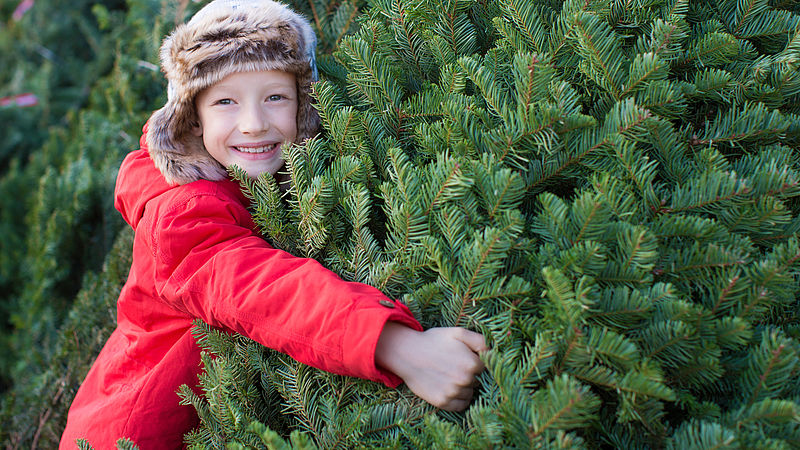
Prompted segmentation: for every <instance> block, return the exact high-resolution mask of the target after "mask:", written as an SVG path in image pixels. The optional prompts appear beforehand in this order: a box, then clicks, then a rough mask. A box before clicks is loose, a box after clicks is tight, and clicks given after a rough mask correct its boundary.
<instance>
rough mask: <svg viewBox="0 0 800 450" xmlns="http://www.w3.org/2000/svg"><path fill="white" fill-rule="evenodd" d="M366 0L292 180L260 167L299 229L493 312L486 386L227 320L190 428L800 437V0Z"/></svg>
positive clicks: (488, 436)
mask: <svg viewBox="0 0 800 450" xmlns="http://www.w3.org/2000/svg"><path fill="white" fill-rule="evenodd" d="M334 3H335V2H334ZM332 5H333V3H332ZM333 9H335V8H333V7H331V6H329V10H331V11H332V10H333ZM363 9H364V10H365V11H366V12H365V13H363V14H362V15H361V16H360V18H359V23H360V29H359V30H358V31H357V32H356V33H355V34H353V35H349V36H346V37H342V38H341V40H340V43H339V45H338V47H337V48H336V50H335V52H334V53H333V57H321V58H320V60H321V61H320V66H321V69H322V74H323V77H322V78H323V81H321V82H320V83H318V84H317V85H316V86H315V94H316V98H317V100H318V107H319V111H320V115H321V117H322V121H323V125H324V128H325V132H324V133H323V134H322V135H321V136H320V137H317V138H314V139H312V140H310V141H309V142H308V143H307V144H305V145H303V146H293V147H291V148H288V149H286V159H287V161H288V170H289V173H290V174H291V177H292V182H293V184H292V187H291V189H290V190H289V192H288V193H287V194H282V193H281V191H280V190H279V189H278V186H277V184H276V182H275V181H274V180H273V179H271V178H270V177H268V176H265V177H262V178H260V179H258V180H248V179H247V178H246V176H244V175H243V174H242V173H241V172H238V171H234V175H235V176H236V177H237V178H238V179H240V180H241V181H242V183H243V186H244V187H245V189H246V191H247V192H248V193H249V195H250V196H251V198H252V199H253V201H254V215H255V218H256V221H257V223H258V225H259V226H260V227H261V228H262V230H264V233H265V235H266V238H267V239H268V240H270V242H272V243H273V244H274V245H275V246H277V247H280V248H283V249H286V250H288V251H291V252H293V253H295V254H297V255H301V256H310V257H314V258H317V259H319V260H321V261H323V262H324V264H325V265H326V266H328V267H329V268H331V269H332V270H334V271H335V272H337V273H338V274H340V275H341V276H342V277H343V278H345V279H348V280H356V281H360V282H363V283H368V284H371V285H373V286H376V287H378V288H380V289H381V290H383V291H384V292H386V293H387V294H388V295H390V296H393V297H396V298H401V299H402V300H403V301H405V302H406V303H407V304H408V305H409V307H410V308H411V309H412V310H413V311H414V313H415V315H416V316H417V317H418V318H419V319H420V320H421V322H422V323H423V324H424V325H425V326H426V327H431V326H464V327H468V328H472V329H475V330H479V331H481V332H482V333H484V335H485V336H486V337H487V338H488V340H489V343H490V345H491V347H492V351H491V352H490V353H489V354H488V355H487V356H486V358H485V359H486V363H487V371H486V372H485V373H484V374H483V375H482V376H481V377H480V382H481V386H480V389H479V391H478V394H477V398H476V400H475V401H474V403H473V405H472V406H471V408H470V409H469V410H467V411H466V412H465V413H463V414H454V413H445V412H441V411H436V410H434V409H433V408H432V407H430V406H429V405H427V404H425V403H424V402H422V401H421V400H419V399H418V398H416V397H415V396H413V395H411V394H410V393H409V392H408V391H406V390H404V389H399V390H393V389H386V388H383V387H381V386H378V385H376V384H374V383H370V382H366V381H360V380H355V379H350V378H345V377H339V376H334V375H330V374H326V373H323V372H320V371H318V370H315V369H311V368H308V367H305V366H302V365H300V364H298V363H296V362H294V361H292V360H291V359H289V358H287V357H285V356H282V355H278V354H275V353H273V352H271V351H268V350H265V349H263V348H261V347H260V346H258V345H257V344H255V343H253V342H252V341H249V340H247V339H244V338H241V337H230V336H228V335H226V334H222V333H218V332H216V331H214V330H211V329H209V328H208V327H205V326H201V327H200V328H199V330H198V333H199V336H200V344H201V345H202V346H203V347H204V348H205V349H206V350H207V351H209V352H211V353H215V354H216V355H217V357H216V358H210V357H207V358H206V359H205V360H204V362H205V365H206V372H205V374H204V375H203V378H202V380H201V381H202V389H203V390H204V391H205V394H204V396H199V395H197V394H194V393H192V391H191V390H189V389H188V388H187V389H184V391H183V392H182V395H183V399H184V401H185V402H187V403H191V404H193V405H195V406H196V407H197V409H198V411H199V413H200V417H201V421H202V426H201V428H200V429H198V430H196V431H193V432H192V433H191V434H189V435H188V436H187V439H188V442H189V443H190V444H192V445H193V446H194V448H203V447H204V446H207V447H211V448H223V447H224V446H225V445H228V446H229V448H243V447H255V448H290V447H294V448H337V447H341V448H352V447H382V448H386V447H392V448H395V447H400V448H406V447H407V448H453V447H467V448H499V447H519V448H532V447H533V448H551V447H552V448H574V447H578V448H581V447H586V448H596V447H601V446H611V447H619V448H676V449H677V448H680V449H685V448H756V447H757V448H796V447H798V446H800V359H799V357H800V323H799V322H798V319H799V318H800V303H798V290H799V287H800V285H799V284H798V281H800V280H799V279H798V271H799V270H800V234H799V233H800V200H799V199H798V197H800V4H798V2H796V1H783V2H772V1H766V0H751V1H746V0H742V1H722V0H719V1H708V2H706V1H702V2H699V1H698V2H688V1H674V0H661V1H659V0H648V1H628V2H621V1H612V2H608V1H593V0H588V1H587V0H581V1H574V0H570V1H564V2H561V1H554V0H542V1H532V0H526V1H522V0H502V1H498V2H487V1H481V0H474V1H472V0H447V1H428V0H374V1H372V2H370V3H369V5H368V7H367V8H363ZM348 23H349V22H348ZM309 295H313V293H309Z"/></svg>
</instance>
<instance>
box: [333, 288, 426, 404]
mask: <svg viewBox="0 0 800 450" xmlns="http://www.w3.org/2000/svg"><path fill="white" fill-rule="evenodd" d="M389 321H392V322H399V323H402V324H404V325H406V326H408V327H409V328H412V329H414V330H417V331H422V325H420V323H419V322H418V321H417V320H416V319H415V318H414V316H413V315H412V314H411V311H410V310H409V309H408V307H407V306H406V305H404V304H403V303H402V302H399V301H394V300H390V299H388V298H386V297H384V298H378V299H376V298H374V297H373V298H368V299H364V300H359V301H356V302H354V308H353V312H352V314H350V318H349V320H348V323H347V327H346V329H345V333H344V337H343V342H342V353H343V355H342V356H343V362H344V364H345V367H346V371H347V372H350V373H352V374H353V375H354V376H357V377H359V378H365V379H368V380H373V381H377V382H380V383H383V384H385V385H386V386H388V387H392V388H393V387H397V386H399V385H400V384H401V383H402V382H403V380H402V379H401V378H400V377H398V376H397V375H395V374H394V373H392V372H390V371H388V370H385V369H383V368H381V367H378V366H377V365H376V364H375V349H376V348H377V346H378V338H379V337H380V334H381V332H382V331H383V327H384V326H385V325H386V322H389Z"/></svg>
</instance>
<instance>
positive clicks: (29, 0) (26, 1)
mask: <svg viewBox="0 0 800 450" xmlns="http://www.w3.org/2000/svg"><path fill="white" fill-rule="evenodd" d="M31 7H33V0H22V1H21V2H20V3H19V5H17V9H15V10H14V13H13V14H11V18H12V19H14V20H19V19H22V16H24V15H25V13H26V12H28V10H29V9H31Z"/></svg>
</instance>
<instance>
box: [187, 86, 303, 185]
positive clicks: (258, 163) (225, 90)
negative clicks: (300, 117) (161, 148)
mask: <svg viewBox="0 0 800 450" xmlns="http://www.w3.org/2000/svg"><path fill="white" fill-rule="evenodd" d="M195 105H196V107H197V114H198V116H199V119H200V124H199V126H197V127H195V129H194V133H195V134H196V135H198V136H202V137H203V145H205V147H206V150H207V151H208V153H209V154H211V156H212V157H213V158H214V159H216V160H217V161H218V162H219V163H220V164H222V165H223V166H225V167H228V166H230V165H234V164H235V165H237V166H239V167H240V168H242V169H244V171H245V172H246V173H247V174H248V175H249V176H251V177H253V178H255V177H257V176H258V175H260V174H262V173H264V172H267V173H269V174H271V175H274V174H275V173H276V172H277V171H278V170H280V168H281V167H283V157H282V152H281V145H282V144H284V143H291V142H294V140H295V138H296V137H297V84H296V82H295V76H294V74H292V73H289V72H284V71H280V70H268V71H257V72H237V73H233V74H231V75H228V76H227V77H225V78H223V79H222V80H221V81H219V82H218V83H216V84H214V85H212V86H210V87H209V88H207V89H204V90H203V91H201V92H200V93H199V94H197V97H196V98H195Z"/></svg>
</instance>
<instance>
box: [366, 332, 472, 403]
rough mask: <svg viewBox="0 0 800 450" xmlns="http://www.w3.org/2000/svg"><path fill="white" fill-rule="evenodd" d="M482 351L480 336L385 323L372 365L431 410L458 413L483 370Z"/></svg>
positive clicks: (468, 400) (469, 398)
mask: <svg viewBox="0 0 800 450" xmlns="http://www.w3.org/2000/svg"><path fill="white" fill-rule="evenodd" d="M486 350H488V349H487V347H486V344H485V343H484V340H483V335H481V334H479V333H475V332H473V331H469V330H466V329H464V328H431V329H430V330H427V331H424V332H420V331H416V330H413V329H411V328H408V327H406V326H405V325H402V324H399V323H397V322H388V323H387V324H386V325H385V326H384V328H383V332H381V335H380V337H379V338H378V346H377V348H376V350H375V362H376V363H377V364H378V365H379V366H381V367H383V368H385V369H388V370H390V371H392V372H394V373H395V374H396V375H397V376H399V377H400V378H402V379H403V381H404V382H405V383H406V386H408V388H409V389H411V391H412V392H414V393H415V394H417V395H418V396H419V397H420V398H422V399H423V400H425V401H427V402H428V403H430V404H432V405H433V406H436V407H437V408H441V409H445V410H448V411H461V410H464V409H465V408H466V407H467V406H469V403H470V401H471V400H472V390H473V388H474V387H475V385H476V381H477V380H476V379H475V376H476V375H478V374H479V373H481V371H483V369H484V366H483V362H482V361H481V360H480V358H478V353H481V352H484V351H486Z"/></svg>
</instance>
